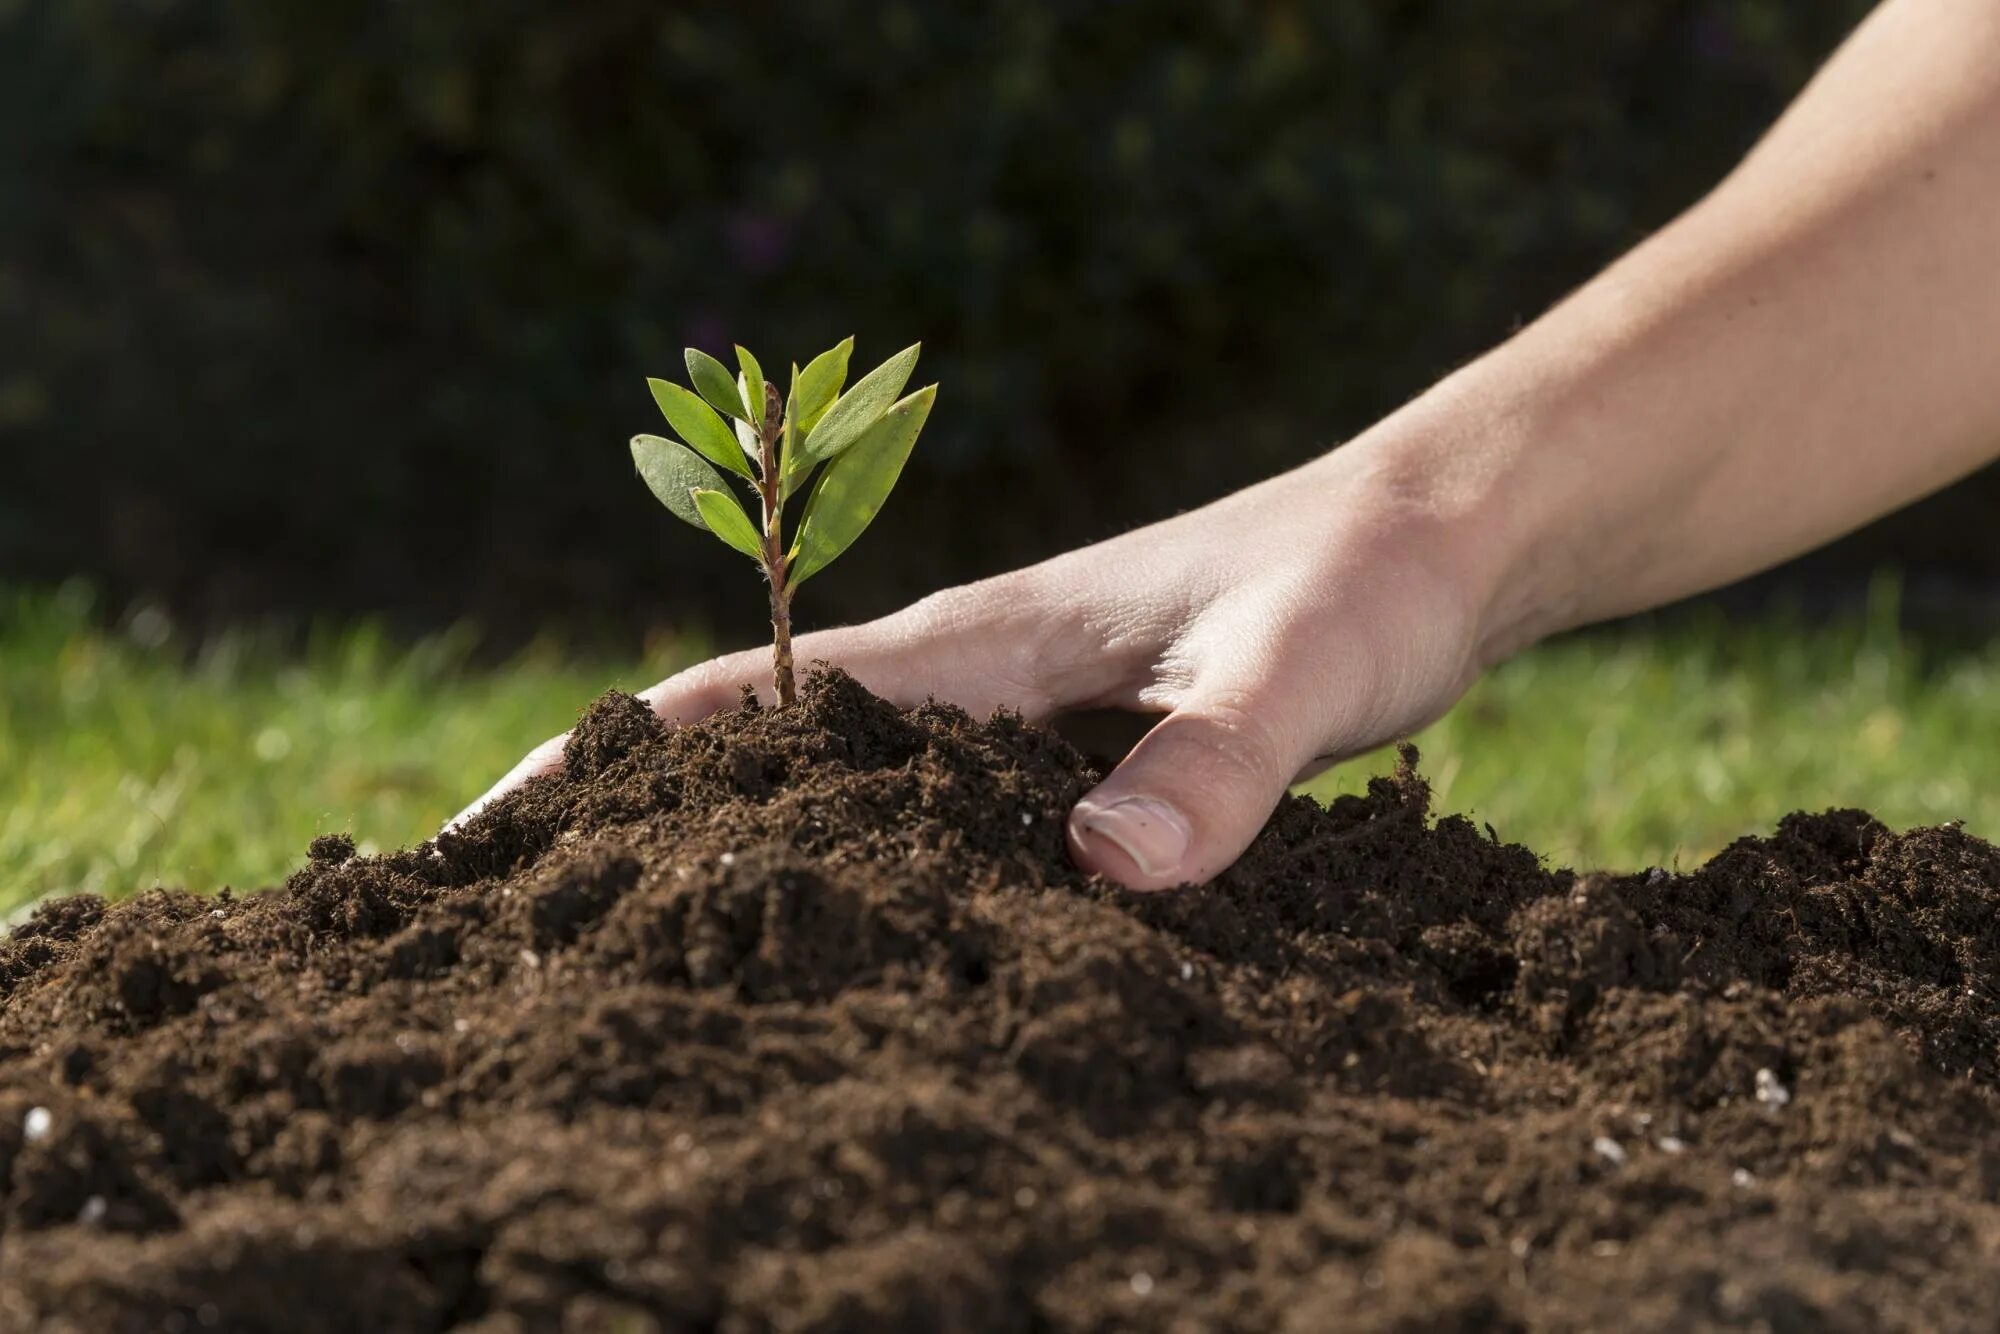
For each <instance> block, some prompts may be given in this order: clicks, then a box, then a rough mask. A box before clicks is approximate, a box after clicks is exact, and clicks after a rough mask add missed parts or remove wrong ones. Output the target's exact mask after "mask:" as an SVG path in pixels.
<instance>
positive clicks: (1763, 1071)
mask: <svg viewBox="0 0 2000 1334" xmlns="http://www.w3.org/2000/svg"><path fill="white" fill-rule="evenodd" d="M1791 1100H1792V1091H1791V1090H1790V1089H1788V1088H1786V1087H1785V1086H1784V1085H1783V1084H1782V1083H1780V1082H1779V1081H1778V1077H1777V1075H1775V1074H1773V1073H1772V1072H1771V1070H1770V1068H1769V1067H1763V1068H1760V1069H1759V1070H1758V1071H1757V1101H1758V1102H1761V1103H1763V1104H1764V1105H1765V1106H1766V1107H1783V1106H1784V1105H1785V1104H1786V1103H1788V1102H1790V1101H1791Z"/></svg>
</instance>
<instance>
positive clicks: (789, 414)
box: [778, 361, 800, 496]
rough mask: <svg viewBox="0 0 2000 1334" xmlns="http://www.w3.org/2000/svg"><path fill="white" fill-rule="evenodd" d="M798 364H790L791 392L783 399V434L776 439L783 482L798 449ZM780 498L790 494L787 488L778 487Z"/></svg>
mask: <svg viewBox="0 0 2000 1334" xmlns="http://www.w3.org/2000/svg"><path fill="white" fill-rule="evenodd" d="M799 435H800V428H799V363H798V362H796V361H795V362H793V363H792V392H791V393H790V394H789V395H788V396H787V397H786V399H785V433H784V434H783V435H781V436H779V437H778V478H779V480H780V482H781V483H782V482H783V481H784V480H785V468H786V465H787V464H788V463H789V461H790V460H791V457H792V455H793V454H795V453H797V452H798V448H799ZM778 494H779V495H780V496H788V495H790V494H791V488H790V487H789V486H785V485H780V486H779V488H778Z"/></svg>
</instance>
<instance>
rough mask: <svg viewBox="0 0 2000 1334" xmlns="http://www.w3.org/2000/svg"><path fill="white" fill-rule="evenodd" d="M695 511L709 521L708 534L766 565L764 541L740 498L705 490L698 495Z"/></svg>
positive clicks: (695, 501) (696, 495) (695, 500)
mask: <svg viewBox="0 0 2000 1334" xmlns="http://www.w3.org/2000/svg"><path fill="white" fill-rule="evenodd" d="M694 503H695V508H696V509H698V510H700V511H701V517H702V518H703V519H705V520H707V522H708V531H709V532H711V533H714V534H715V535H716V536H717V537H719V538H721V539H722V540H723V541H725V542H727V543H728V544H729V545H730V546H732V547H735V548H736V549H737V550H738V551H740V552H742V553H743V554H744V555H746V556H748V557H749V558H750V559H751V560H754V561H756V562H757V563H758V564H759V565H762V564H763V563H764V541H763V539H762V538H760V537H758V536H757V529H756V527H755V526H754V525H753V524H752V523H751V522H750V516H749V515H747V514H745V513H744V512H743V506H742V505H740V504H738V503H737V501H736V497H735V496H732V495H730V494H729V493H728V492H727V491H701V490H698V491H696V492H695V493H694Z"/></svg>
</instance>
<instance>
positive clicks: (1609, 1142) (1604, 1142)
mask: <svg viewBox="0 0 2000 1334" xmlns="http://www.w3.org/2000/svg"><path fill="white" fill-rule="evenodd" d="M1590 1147H1591V1148H1593V1149H1595V1150H1596V1151H1597V1156H1598V1157H1600V1158H1602V1159H1604V1161H1606V1162H1607V1163H1612V1164H1615V1165H1617V1166H1619V1167H1623V1166H1624V1165H1625V1146H1624V1145H1623V1144H1620V1143H1619V1142H1618V1141H1617V1140H1615V1139H1613V1138H1611V1137H1610V1136H1609V1135H1599V1136H1598V1137H1597V1138H1596V1139H1594V1140H1592V1141H1591V1142H1590Z"/></svg>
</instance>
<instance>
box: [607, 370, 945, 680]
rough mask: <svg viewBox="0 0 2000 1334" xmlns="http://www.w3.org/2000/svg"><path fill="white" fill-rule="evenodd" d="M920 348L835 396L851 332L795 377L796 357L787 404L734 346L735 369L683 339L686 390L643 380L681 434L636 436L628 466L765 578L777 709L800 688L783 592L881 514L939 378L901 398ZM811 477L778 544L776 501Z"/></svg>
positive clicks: (780, 504)
mask: <svg viewBox="0 0 2000 1334" xmlns="http://www.w3.org/2000/svg"><path fill="white" fill-rule="evenodd" d="M921 347H922V344H915V345H913V346H910V347H906V348H904V349H903V350H902V351H901V352H898V353H897V354H896V355H895V356H893V357H891V358H889V359H888V360H887V361H885V362H883V363H882V364H881V365H880V366H877V367H876V368H875V369H874V370H872V371H870V372H868V374H866V375H864V376H862V377H861V379H860V380H858V381H856V382H855V385H854V387H853V388H852V389H848V390H847V391H846V392H845V393H843V392H841V391H842V388H843V387H844V386H845V385H846V383H847V359H848V355H849V354H850V353H851V352H852V351H853V350H854V340H853V339H852V338H849V339H846V340H844V341H843V342H842V343H841V344H840V346H838V347H836V348H834V349H832V350H831V351H828V352H822V353H820V355H818V356H816V357H814V358H813V359H812V360H811V361H810V362H808V363H807V364H806V368H805V370H803V371H801V370H800V369H799V368H798V366H797V364H796V363H795V364H794V365H793V366H792V388H791V395H790V397H788V398H786V399H784V400H783V401H782V402H781V401H780V399H779V396H778V387H777V385H775V384H773V383H771V382H770V381H768V380H766V379H765V378H764V372H763V369H762V368H761V367H759V366H758V364H757V358H755V357H753V356H751V355H750V354H749V353H748V352H747V351H745V350H744V349H742V348H740V347H739V348H737V349H736V360H737V364H738V365H739V366H740V367H741V371H740V373H738V374H734V375H732V374H731V373H730V371H729V368H728V367H726V366H724V365H723V364H722V363H721V362H719V361H717V360H716V359H715V358H714V357H711V356H709V355H708V354H707V353H706V352H702V351H700V350H698V349H696V348H692V347H691V348H689V349H688V350H687V369H688V381H689V383H691V384H692V385H694V389H693V390H692V391H690V390H688V389H684V388H682V387H681V386H680V385H677V384H674V383H672V382H671V381H668V380H648V381H647V382H646V383H647V384H649V385H651V386H652V389H653V400H654V401H655V402H656V403H658V404H659V405H660V411H661V412H663V413H665V414H666V418H667V422H668V424H669V425H671V426H672V427H673V428H674V430H675V432H676V433H677V434H679V436H680V439H679V440H672V439H668V438H667V437H665V436H658V435H636V436H633V437H632V462H633V463H635V464H637V465H638V468H639V476H640V477H642V478H644V479H645V482H646V485H647V486H649V487H651V488H652V491H653V494H654V495H655V496H657V497H659V500H660V503H661V504H662V505H665V506H666V507H667V509H668V510H670V511H672V513H673V515H674V517H675V518H678V519H681V520H682V521H684V522H686V523H691V524H693V525H694V526H695V527H697V528H699V529H702V530H703V531H704V532H709V533H713V534H715V536H716V537H718V538H720V539H722V541H723V542H725V543H727V544H728V545H730V546H732V547H734V548H735V549H736V550H738V551H740V552H742V553H743V554H744V555H746V556H748V557H749V558H750V559H751V560H753V561H755V562H756V563H757V568H758V569H760V570H762V571H763V572H764V580H765V582H766V583H767V584H768V585H769V586H770V592H771V657H772V676H773V678H774V682H775V684H776V686H777V691H778V703H779V704H781V705H787V704H790V703H791V702H792V699H793V697H794V695H795V694H796V685H795V683H794V680H793V673H792V594H793V593H795V592H796V591H798V587H799V585H800V584H802V583H804V582H805V581H806V580H808V579H810V578H812V577H813V576H814V575H815V574H818V573H819V572H820V571H821V570H823V569H825V568H826V567H827V566H828V565H831V564H832V563H833V560H834V558H835V557H836V556H838V555H840V553H841V552H843V551H845V550H847V548H848V547H849V546H851V545H852V544H853V542H854V539H855V538H857V537H859V536H861V532H862V530H863V529H865V528H866V527H868V524H869V522H870V521H871V520H873V519H874V517H875V516H876V514H877V513H879V512H880V511H881V509H882V503H883V502H884V501H886V500H887V499H888V498H889V492H890V490H891V489H893V488H894V487H895V485H896V479H897V478H898V477H900V476H901V475H902V472H903V462H904V460H905V459H907V458H909V457H910V449H911V447H912V446H914V445H915V444H916V443H917V433H918V432H919V431H921V430H923V429H924V421H925V419H926V418H928V417H929V416H930V412H931V402H932V400H933V399H935V398H936V397H937V386H936V385H929V386H926V387H925V388H923V389H919V390H918V391H917V392H916V393H914V394H911V395H909V396H908V397H907V398H900V399H899V398H898V397H897V395H898V394H901V393H902V392H903V386H904V385H905V384H907V383H909V379H910V372H911V371H912V370H914V369H916V365H917V352H918V349H919V348H921ZM725 419H727V420H725ZM683 442H685V443H683ZM725 474H726V475H729V476H731V477H733V478H734V479H735V480H736V481H737V482H738V483H739V484H747V485H748V486H749V488H750V489H751V490H752V491H754V492H755V494H756V500H757V505H758V510H759V514H760V519H761V522H753V521H752V520H751V517H750V514H749V513H748V512H747V511H746V510H745V509H744V508H743V505H742V503H741V502H740V501H739V500H738V499H737V496H736V493H735V491H733V490H732V489H731V488H730V485H729V483H727V482H725V481H724V480H723V477H724V475H725ZM815 474H817V477H815ZM807 482H811V483H812V489H811V490H810V491H809V492H808V493H807V495H806V501H805V509H804V511H803V513H801V515H800V516H799V526H798V533H797V534H796V536H795V537H794V538H793V540H792V544H791V545H790V546H789V547H787V546H786V545H785V504H786V502H787V501H789V500H790V499H791V498H792V497H793V496H794V495H795V494H797V493H798V491H799V490H800V489H801V488H803V487H805V485H806V483H807Z"/></svg>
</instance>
